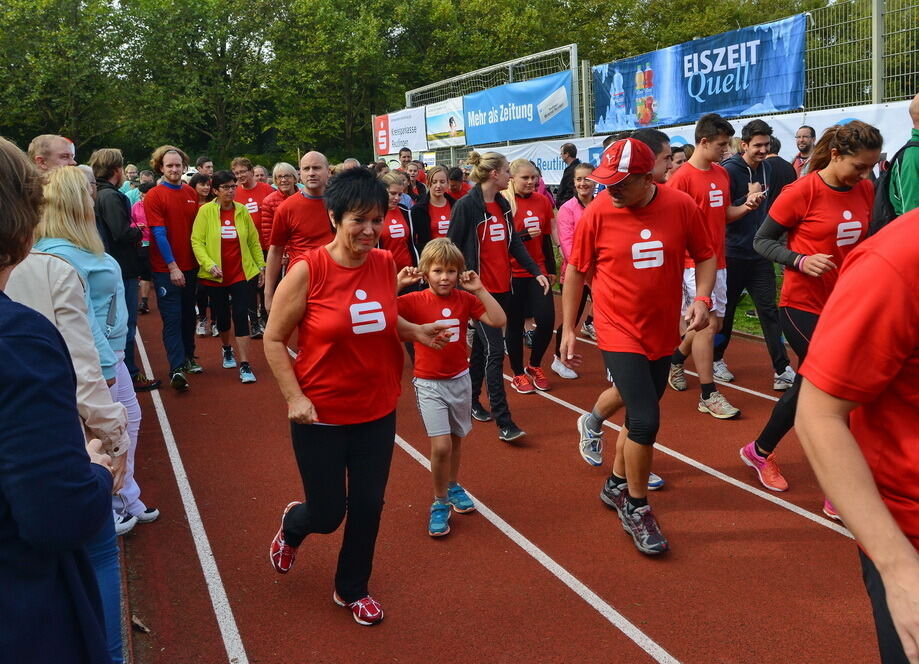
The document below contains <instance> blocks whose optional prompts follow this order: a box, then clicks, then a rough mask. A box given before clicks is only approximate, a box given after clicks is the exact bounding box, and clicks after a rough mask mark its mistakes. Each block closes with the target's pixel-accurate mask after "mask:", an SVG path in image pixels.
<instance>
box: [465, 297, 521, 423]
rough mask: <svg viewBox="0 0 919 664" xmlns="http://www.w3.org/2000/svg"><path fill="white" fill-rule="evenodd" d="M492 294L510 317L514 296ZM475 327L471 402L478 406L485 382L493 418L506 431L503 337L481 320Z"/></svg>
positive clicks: (470, 375)
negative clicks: (509, 311) (477, 402)
mask: <svg viewBox="0 0 919 664" xmlns="http://www.w3.org/2000/svg"><path fill="white" fill-rule="evenodd" d="M491 295H492V297H494V298H495V300H497V301H498V304H500V305H501V308H502V309H504V313H505V314H507V313H508V309H509V307H510V299H511V294H510V293H492V294H491ZM474 325H475V337H474V338H473V340H472V352H471V353H470V354H469V378H470V380H471V381H472V401H473V403H475V402H476V401H478V400H479V397H480V396H481V394H482V381H483V379H484V380H485V382H486V388H487V390H488V403H489V405H490V407H491V414H492V417H494V418H495V424H497V425H498V428H499V429H500V428H504V427H506V426H508V425H509V424H510V423H511V411H510V409H509V408H508V407H507V394H505V392H504V334H503V333H502V332H501V328H500V327H492V326H491V325H486V324H485V323H483V322H482V321H475V324H474ZM470 405H471V404H470Z"/></svg>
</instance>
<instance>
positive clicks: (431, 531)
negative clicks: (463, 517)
mask: <svg viewBox="0 0 919 664" xmlns="http://www.w3.org/2000/svg"><path fill="white" fill-rule="evenodd" d="M449 532H450V503H442V502H440V501H439V500H435V501H434V502H433V503H432V504H431V520H430V522H429V523H428V535H430V536H431V537H443V536H444V535H446V534H447V533H449Z"/></svg>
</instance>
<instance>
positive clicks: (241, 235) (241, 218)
mask: <svg viewBox="0 0 919 664" xmlns="http://www.w3.org/2000/svg"><path fill="white" fill-rule="evenodd" d="M235 205H236V213H235V220H236V235H237V238H238V239H239V248H240V250H241V254H242V263H243V274H245V275H246V280H247V281H248V280H249V279H251V278H252V277H254V276H256V275H257V274H258V273H259V271H260V270H261V269H263V268H264V267H265V256H264V254H262V245H261V244H259V239H258V230H257V229H256V228H255V224H254V223H253V222H252V217H251V216H250V215H249V211H248V210H246V206H245V205H243V204H242V203H235ZM220 242H221V239H220V203H219V202H218V201H217V200H216V199H215V200H213V201H211V202H210V203H205V204H204V205H202V206H201V207H200V209H199V210H198V216H197V217H195V224H194V226H192V229H191V248H192V251H194V252H195V258H197V259H198V265H200V266H201V269H200V270H199V271H198V278H199V279H207V280H209V281H216V282H218V283H219V282H220V281H221V279H219V278H217V277H215V276H213V275H212V274H211V268H212V267H213V266H215V265H216V266H217V267H222V266H221V265H220V258H221V255H220Z"/></svg>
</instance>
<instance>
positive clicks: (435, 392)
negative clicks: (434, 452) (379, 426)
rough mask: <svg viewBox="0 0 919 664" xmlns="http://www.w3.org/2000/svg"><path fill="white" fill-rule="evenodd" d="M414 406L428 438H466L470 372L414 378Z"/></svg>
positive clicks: (469, 417)
mask: <svg viewBox="0 0 919 664" xmlns="http://www.w3.org/2000/svg"><path fill="white" fill-rule="evenodd" d="M412 384H413V385H414V386H415V403H417V404H418V412H419V413H421V420H422V421H423V422H424V428H425V429H426V430H427V432H428V436H430V437H431V438H433V437H434V436H446V435H449V434H453V435H454V436H459V437H460V438H463V437H465V436H466V435H467V434H468V433H469V431H470V430H471V429H472V409H471V404H472V381H471V380H470V379H469V373H468V372H467V373H465V374H463V375H462V376H459V377H457V378H444V379H442V380H428V379H427V378H413V379H412Z"/></svg>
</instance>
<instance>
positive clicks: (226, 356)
mask: <svg viewBox="0 0 919 664" xmlns="http://www.w3.org/2000/svg"><path fill="white" fill-rule="evenodd" d="M223 368H224V369H235V368H236V357H234V355H233V346H224V347H223Z"/></svg>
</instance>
